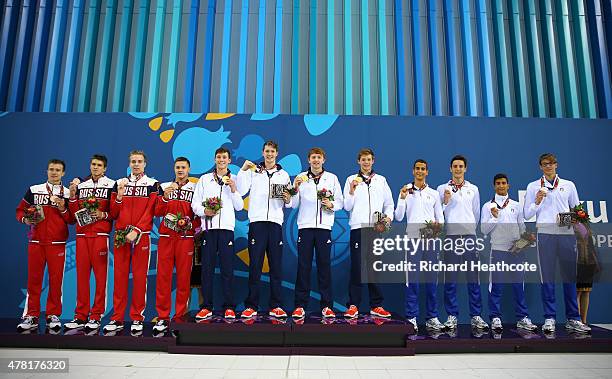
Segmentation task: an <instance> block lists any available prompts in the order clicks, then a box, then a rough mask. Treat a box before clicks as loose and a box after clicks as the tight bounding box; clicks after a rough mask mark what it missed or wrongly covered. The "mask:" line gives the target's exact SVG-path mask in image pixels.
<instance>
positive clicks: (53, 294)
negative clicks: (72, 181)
mask: <svg viewBox="0 0 612 379" xmlns="http://www.w3.org/2000/svg"><path fill="white" fill-rule="evenodd" d="M65 168H66V164H65V163H64V162H63V161H61V160H59V159H51V160H50V161H49V163H48V165H47V182H45V183H42V184H36V185H33V186H31V187H30V188H29V189H28V191H27V192H26V194H25V195H24V197H23V199H22V200H21V202H20V203H19V205H18V206H17V212H16V216H17V221H19V222H21V223H24V224H27V225H30V227H31V231H30V235H29V243H28V292H27V298H26V304H25V308H24V310H23V322H22V323H20V324H19V325H18V326H17V330H18V331H20V332H23V331H27V330H31V329H35V328H37V327H38V317H39V316H40V293H41V291H42V284H43V283H42V282H43V277H44V274H45V266H47V267H48V271H49V291H48V294H47V307H46V312H45V313H46V316H47V327H48V328H49V329H50V330H52V331H59V330H60V329H61V322H60V320H59V316H60V315H61V314H62V282H63V279H64V262H65V259H66V239H67V238H68V224H69V223H71V222H72V219H71V216H70V212H69V211H68V207H67V205H68V191H69V190H68V188H66V187H64V186H63V185H62V177H63V176H64V174H65ZM36 206H39V208H42V211H43V212H42V213H44V219H42V221H36V220H35V221H32V220H33V218H31V217H30V216H29V215H32V214H33V213H34V212H35V210H34V209H35V207H36ZM39 219H40V217H39Z"/></svg>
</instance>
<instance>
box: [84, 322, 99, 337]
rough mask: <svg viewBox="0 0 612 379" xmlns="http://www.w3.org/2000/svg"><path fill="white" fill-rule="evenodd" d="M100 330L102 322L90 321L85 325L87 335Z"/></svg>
mask: <svg viewBox="0 0 612 379" xmlns="http://www.w3.org/2000/svg"><path fill="white" fill-rule="evenodd" d="M99 329H100V320H94V319H89V321H87V324H85V333H87V334H90V333H93V332H97V331H98V330H99Z"/></svg>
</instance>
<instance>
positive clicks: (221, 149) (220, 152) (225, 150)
mask: <svg viewBox="0 0 612 379" xmlns="http://www.w3.org/2000/svg"><path fill="white" fill-rule="evenodd" d="M223 153H227V157H228V158H229V159H232V153H230V151H229V150H228V149H226V148H224V147H220V148H218V149H217V150H215V157H216V156H217V154H223Z"/></svg>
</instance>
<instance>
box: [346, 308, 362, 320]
mask: <svg viewBox="0 0 612 379" xmlns="http://www.w3.org/2000/svg"><path fill="white" fill-rule="evenodd" d="M344 317H346V318H357V317H359V309H358V308H357V307H356V306H355V305H351V306H349V307H348V309H347V310H346V312H344Z"/></svg>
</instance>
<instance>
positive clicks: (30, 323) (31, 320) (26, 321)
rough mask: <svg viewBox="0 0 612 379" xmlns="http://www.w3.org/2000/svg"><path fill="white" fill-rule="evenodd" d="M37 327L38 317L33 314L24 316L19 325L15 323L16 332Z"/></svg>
mask: <svg viewBox="0 0 612 379" xmlns="http://www.w3.org/2000/svg"><path fill="white" fill-rule="evenodd" d="M36 328H38V317H34V316H25V317H24V318H23V321H21V323H20V324H19V325H17V332H18V333H23V332H27V331H31V330H35V329H36Z"/></svg>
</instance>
